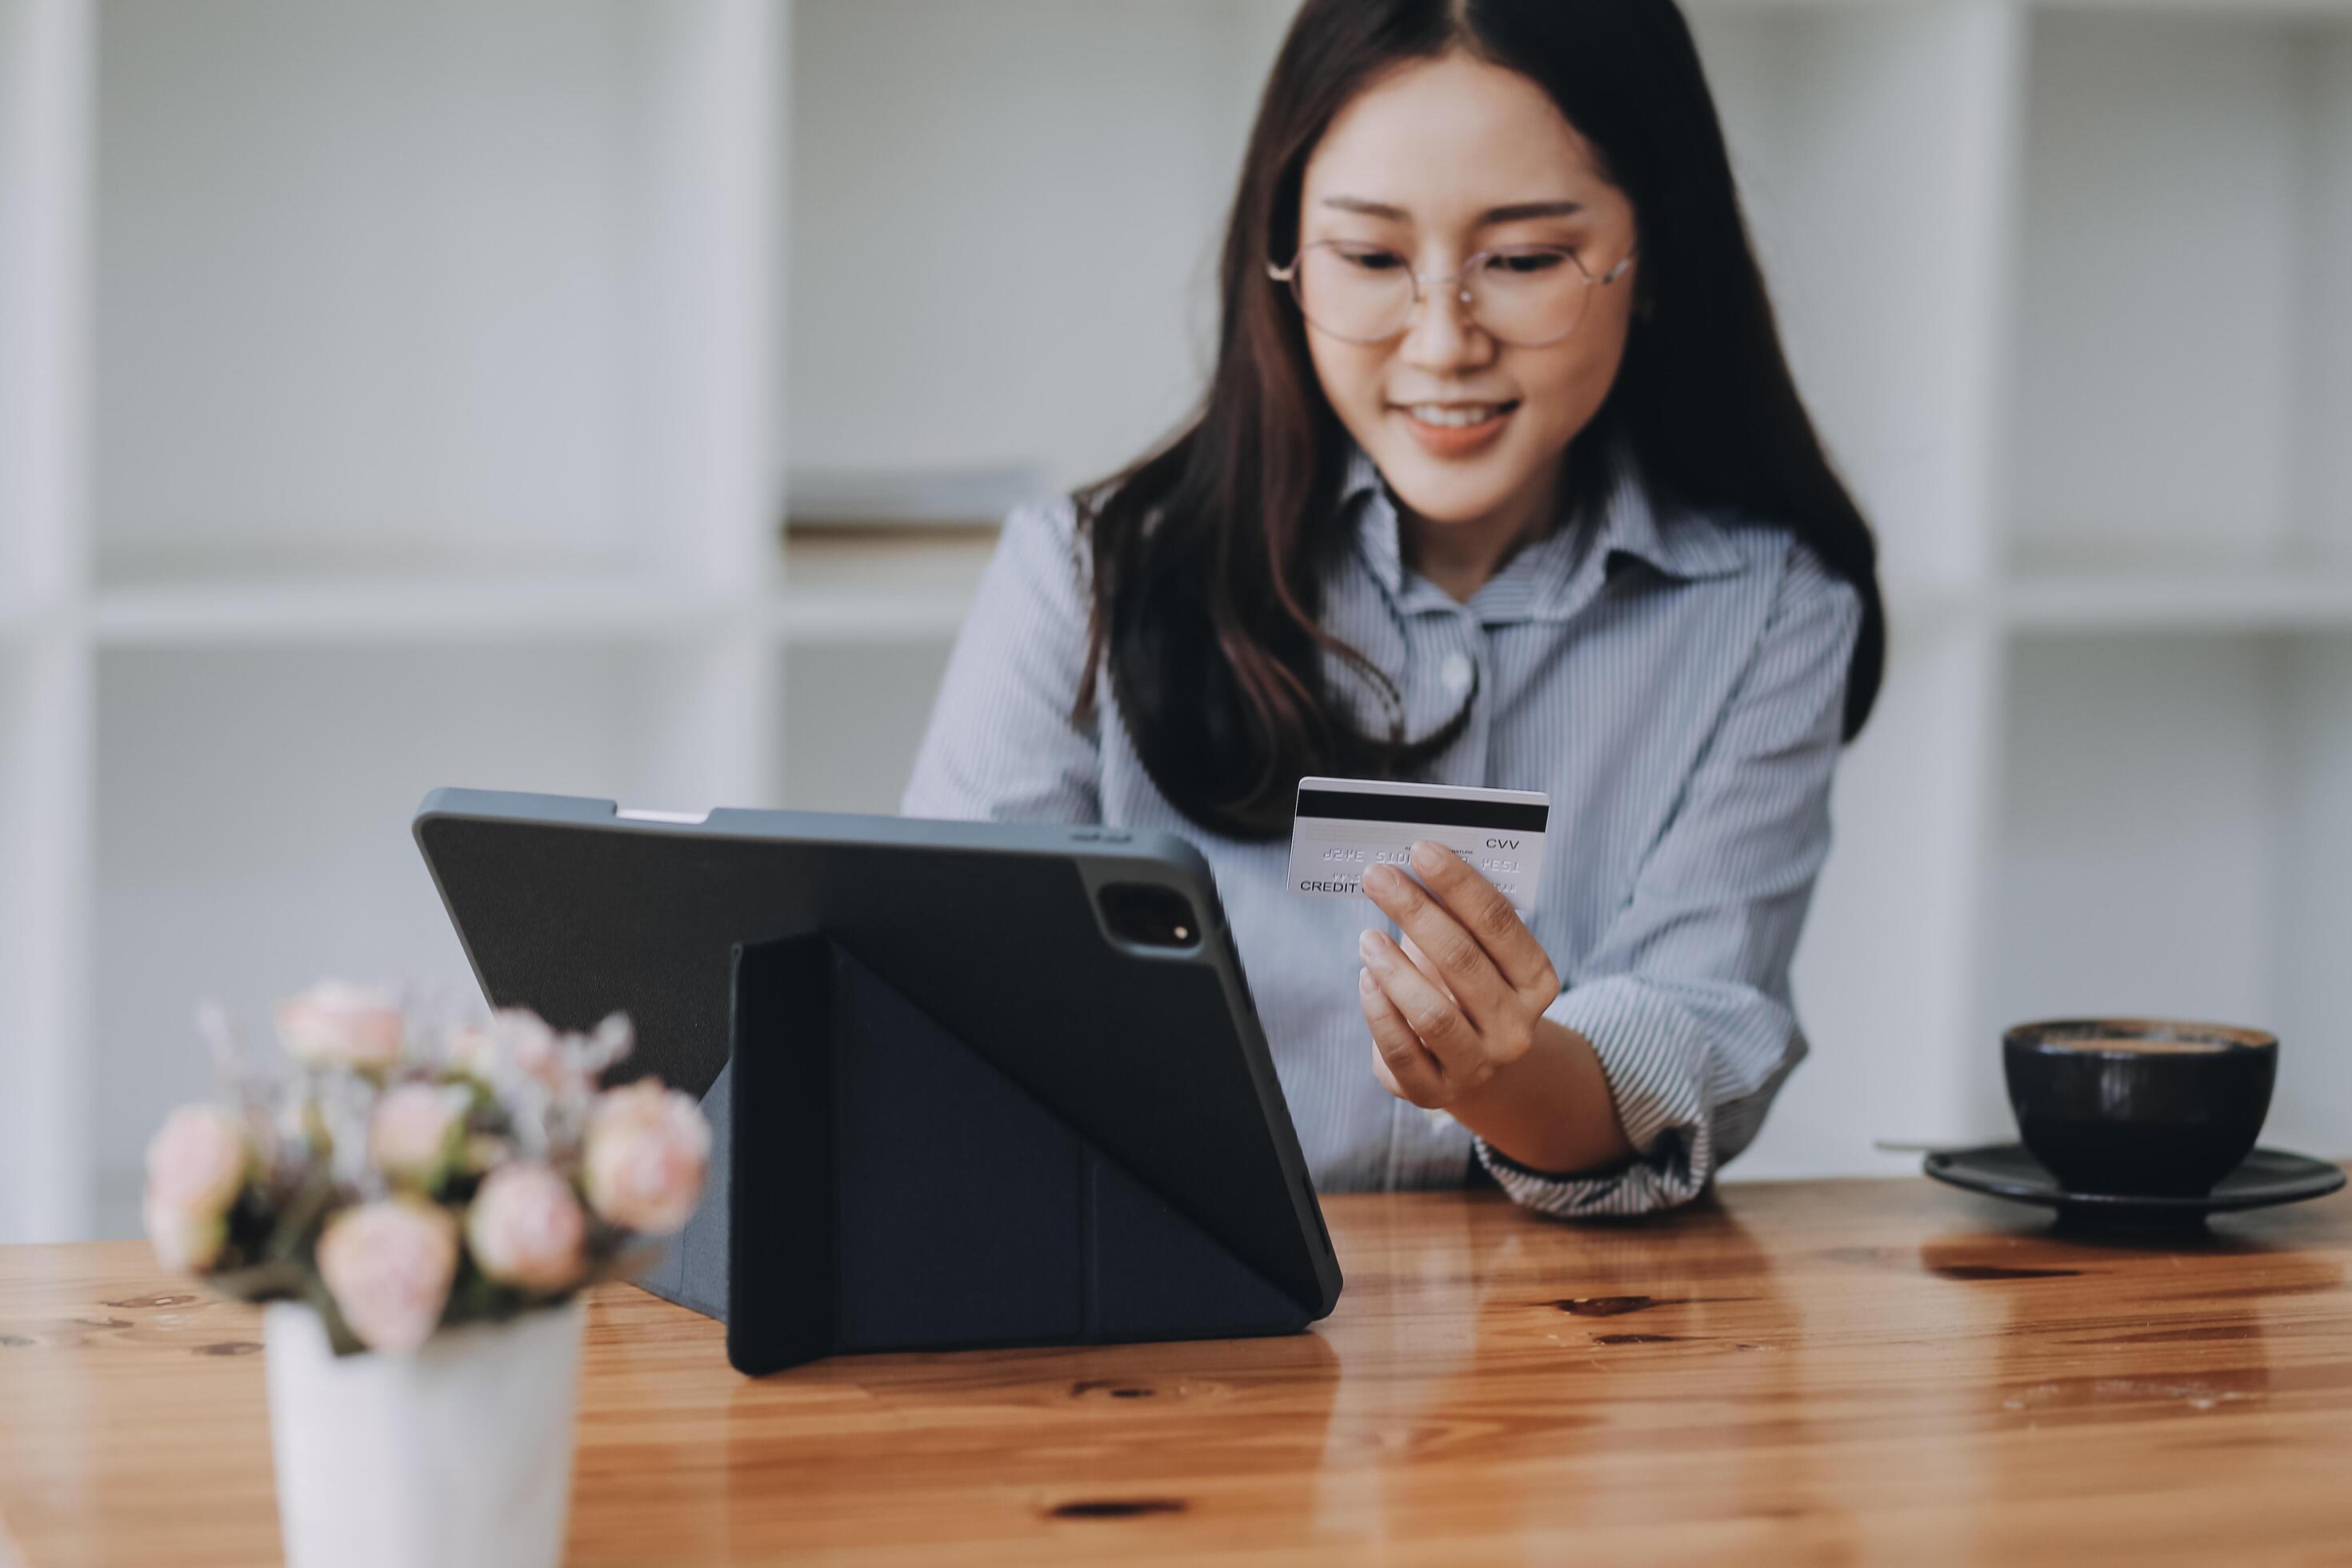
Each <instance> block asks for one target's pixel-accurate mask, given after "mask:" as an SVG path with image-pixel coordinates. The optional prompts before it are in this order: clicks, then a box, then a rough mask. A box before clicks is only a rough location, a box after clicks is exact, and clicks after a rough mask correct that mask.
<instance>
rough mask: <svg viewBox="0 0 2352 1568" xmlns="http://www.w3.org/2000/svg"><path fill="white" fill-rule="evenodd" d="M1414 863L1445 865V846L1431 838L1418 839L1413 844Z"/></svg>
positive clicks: (1417, 864)
mask: <svg viewBox="0 0 2352 1568" xmlns="http://www.w3.org/2000/svg"><path fill="white" fill-rule="evenodd" d="M1412 863H1413V864H1414V865H1416V866H1443V865H1444V864H1445V847H1444V845H1442V844H1439V843H1436V842H1434V841H1433V840H1431V839H1427V838H1422V839H1416V840H1414V842H1413V846H1412Z"/></svg>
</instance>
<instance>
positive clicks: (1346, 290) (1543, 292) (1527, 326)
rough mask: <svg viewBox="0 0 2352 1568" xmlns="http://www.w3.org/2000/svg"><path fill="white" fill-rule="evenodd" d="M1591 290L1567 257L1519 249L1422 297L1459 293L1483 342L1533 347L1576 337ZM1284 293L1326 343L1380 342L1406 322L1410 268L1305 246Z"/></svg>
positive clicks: (1375, 250) (1392, 255) (1368, 254)
mask: <svg viewBox="0 0 2352 1568" xmlns="http://www.w3.org/2000/svg"><path fill="white" fill-rule="evenodd" d="M1292 289H1293V291H1294V292H1295V293H1296V294H1297V298H1298V308H1299V310H1300V311H1301V312H1303V313H1304V314H1305V315H1306V317H1307V320H1308V321H1312V322H1313V323H1315V325H1317V326H1318V327H1320V328H1322V329H1323V330H1324V331H1327V332H1329V333H1330V334H1332V335H1333V336H1334V337H1340V338H1347V339H1350V340H1352V341H1355V342H1384V341H1386V340H1387V339H1389V338H1392V337H1394V336H1396V335H1397V334H1398V333H1400V332H1402V331H1405V329H1406V328H1407V327H1408V326H1409V325H1410V324H1411V322H1412V308H1413V281H1412V264H1411V263H1410V262H1409V261H1407V260H1406V259H1405V258H1403V257H1402V256H1399V255H1398V254H1397V253H1396V252H1394V251H1392V250H1382V249H1381V248H1379V247H1374V246H1364V245H1344V244H1334V243H1331V242H1328V241H1320V242H1318V243H1317V244H1314V245H1310V246H1308V247H1307V248H1306V249H1304V250H1302V251H1301V252H1299V256H1298V266H1297V271H1296V273H1295V274H1294V275H1293V279H1292ZM1590 289H1591V279H1590V278H1588V277H1587V276H1586V274H1585V272H1584V269H1583V268H1581V267H1580V266H1579V265H1578V263H1577V260H1576V258H1575V257H1574V256H1573V255H1571V254H1570V253H1569V252H1568V251H1565V250H1561V249H1558V248H1555V247H1550V246H1521V247H1514V248H1511V249H1507V250H1491V251H1486V252H1483V253H1481V254H1480V255H1478V256H1475V257H1473V258H1471V260H1470V263H1469V265H1468V267H1467V268H1466V269H1465V271H1464V273H1463V275H1462V279H1461V281H1460V282H1459V283H1451V284H1450V283H1442V282H1441V283H1432V284H1429V285H1428V286H1427V287H1426V289H1424V290H1423V291H1424V292H1426V293H1429V294H1431V295H1435V294H1437V293H1439V292H1441V291H1451V292H1453V293H1454V294H1455V296H1456V297H1457V298H1458V297H1459V296H1460V295H1461V294H1463V293H1467V294H1468V295H1469V313H1470V319H1471V320H1472V321H1475V322H1476V323H1477V324H1478V326H1479V328H1480V329H1481V330H1482V331H1485V332H1486V333H1487V335H1488V336H1490V337H1493V338H1494V339H1496V341H1497V342H1507V343H1513V344H1519V345H1527V346H1534V345H1538V344H1542V343H1549V342H1557V341H1559V339H1561V338H1564V337H1566V336H1568V334H1569V333H1570V332H1571V331H1574V330H1575V329H1576V322H1577V319H1578V317H1579V316H1580V315H1581V314H1582V313H1583V310H1584V301H1585V296H1586V295H1587V293H1588V292H1589V291H1590Z"/></svg>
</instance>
